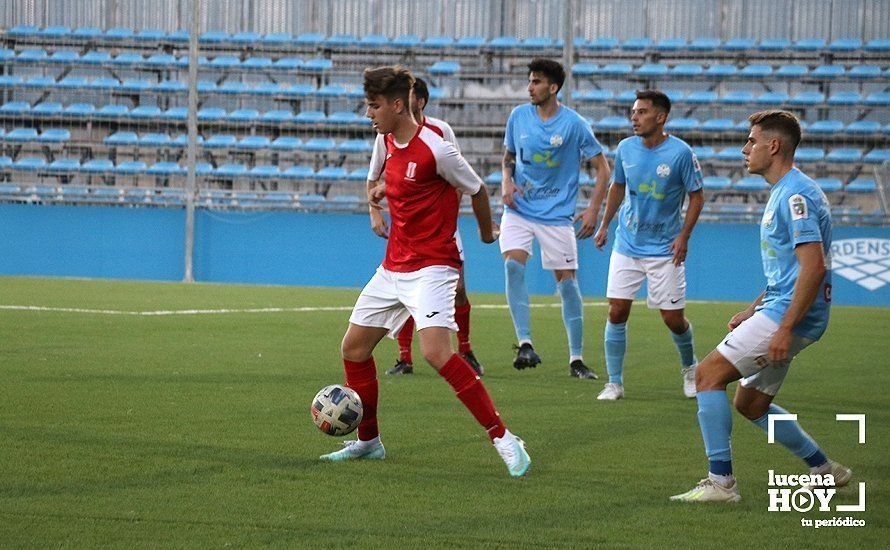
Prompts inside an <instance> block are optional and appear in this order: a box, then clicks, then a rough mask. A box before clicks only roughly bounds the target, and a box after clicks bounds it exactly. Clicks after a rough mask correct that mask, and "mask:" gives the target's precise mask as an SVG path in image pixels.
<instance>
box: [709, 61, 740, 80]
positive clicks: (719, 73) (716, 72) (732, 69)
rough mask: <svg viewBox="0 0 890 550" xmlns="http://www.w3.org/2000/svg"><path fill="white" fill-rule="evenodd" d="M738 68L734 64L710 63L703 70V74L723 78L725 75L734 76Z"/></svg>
mask: <svg viewBox="0 0 890 550" xmlns="http://www.w3.org/2000/svg"><path fill="white" fill-rule="evenodd" d="M738 72H739V70H738V69H737V68H736V66H735V65H725V64H719V63H718V64H716V65H711V66H710V67H708V68H707V69H706V70H705V76H708V77H712V78H724V77H727V76H735V75H736V74H738Z"/></svg>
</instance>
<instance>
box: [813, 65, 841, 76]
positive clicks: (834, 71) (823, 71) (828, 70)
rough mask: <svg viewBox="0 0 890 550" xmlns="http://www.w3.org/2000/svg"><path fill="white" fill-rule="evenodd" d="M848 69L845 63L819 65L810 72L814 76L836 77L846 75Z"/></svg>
mask: <svg viewBox="0 0 890 550" xmlns="http://www.w3.org/2000/svg"><path fill="white" fill-rule="evenodd" d="M846 73H847V70H846V69H844V67H843V65H819V66H818V67H816V68H815V69H813V71H812V72H811V73H810V76H812V77H813V78H826V79H835V78H840V77H842V76H844V75H845V74H846Z"/></svg>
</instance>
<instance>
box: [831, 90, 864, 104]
mask: <svg viewBox="0 0 890 550" xmlns="http://www.w3.org/2000/svg"><path fill="white" fill-rule="evenodd" d="M861 102H862V95H860V94H859V92H835V93H833V94H831V96H830V97H829V98H828V104H829V105H856V104H858V103H861Z"/></svg>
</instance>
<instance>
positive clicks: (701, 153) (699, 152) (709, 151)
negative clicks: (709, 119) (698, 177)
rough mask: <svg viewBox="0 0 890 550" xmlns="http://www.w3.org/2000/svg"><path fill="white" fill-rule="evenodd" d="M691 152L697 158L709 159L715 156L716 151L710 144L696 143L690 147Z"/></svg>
mask: <svg viewBox="0 0 890 550" xmlns="http://www.w3.org/2000/svg"><path fill="white" fill-rule="evenodd" d="M692 152H693V153H694V154H695V156H696V157H697V158H698V160H711V159H713V158H714V157H715V156H717V152H716V151H714V148H713V147H711V146H710V145H697V146H695V147H693V148H692Z"/></svg>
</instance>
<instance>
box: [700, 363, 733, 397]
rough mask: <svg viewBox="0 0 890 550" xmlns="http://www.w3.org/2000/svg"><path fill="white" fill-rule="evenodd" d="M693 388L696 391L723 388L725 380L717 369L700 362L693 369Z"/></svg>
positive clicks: (724, 387)
mask: <svg viewBox="0 0 890 550" xmlns="http://www.w3.org/2000/svg"><path fill="white" fill-rule="evenodd" d="M695 389H696V390H697V391H710V390H723V389H726V382H725V381H724V380H723V377H722V376H721V375H720V372H719V370H718V369H715V368H711V364H708V363H702V364H700V365H699V366H698V368H696V369H695Z"/></svg>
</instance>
